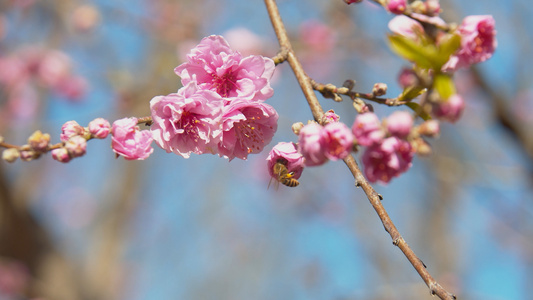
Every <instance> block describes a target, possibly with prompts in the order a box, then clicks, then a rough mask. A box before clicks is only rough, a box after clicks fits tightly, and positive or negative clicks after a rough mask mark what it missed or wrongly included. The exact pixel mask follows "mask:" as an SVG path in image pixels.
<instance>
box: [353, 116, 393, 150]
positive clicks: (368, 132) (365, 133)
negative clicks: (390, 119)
mask: <svg viewBox="0 0 533 300" xmlns="http://www.w3.org/2000/svg"><path fill="white" fill-rule="evenodd" d="M352 133H353V135H354V137H355V138H356V139H357V144H359V145H361V146H370V145H373V144H377V143H380V142H381V141H382V140H383V138H384V137H385V132H384V131H383V129H382V128H381V122H380V121H379V118H378V116H376V114H374V113H371V112H367V113H364V114H358V115H357V117H355V121H354V123H353V125H352Z"/></svg>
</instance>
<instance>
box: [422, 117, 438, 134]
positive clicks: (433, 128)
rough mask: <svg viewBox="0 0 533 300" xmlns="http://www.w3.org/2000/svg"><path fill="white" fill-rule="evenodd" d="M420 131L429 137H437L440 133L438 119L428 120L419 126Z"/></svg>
mask: <svg viewBox="0 0 533 300" xmlns="http://www.w3.org/2000/svg"><path fill="white" fill-rule="evenodd" d="M418 133H419V134H420V135H424V136H428V137H436V136H438V135H439V134H440V125H439V121H437V120H427V121H425V122H424V123H422V124H420V126H418Z"/></svg>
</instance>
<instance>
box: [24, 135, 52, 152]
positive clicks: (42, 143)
mask: <svg viewBox="0 0 533 300" xmlns="http://www.w3.org/2000/svg"><path fill="white" fill-rule="evenodd" d="M49 143H50V135H49V134H48V133H45V134H43V133H42V132H41V131H40V130H37V131H35V132H34V133H33V134H32V135H31V136H30V137H29V138H28V145H30V147H31V148H32V149H33V150H35V151H37V152H45V151H46V150H47V148H48V144H49Z"/></svg>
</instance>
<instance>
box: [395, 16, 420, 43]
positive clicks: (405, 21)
mask: <svg viewBox="0 0 533 300" xmlns="http://www.w3.org/2000/svg"><path fill="white" fill-rule="evenodd" d="M389 29H390V30H391V31H392V32H394V33H396V34H399V35H403V36H405V37H408V38H410V39H412V40H414V41H418V40H419V38H418V35H419V34H421V33H423V32H424V27H422V24H420V23H419V22H417V21H415V20H413V19H411V18H409V17H407V16H404V15H400V16H396V17H394V18H393V19H392V20H390V22H389Z"/></svg>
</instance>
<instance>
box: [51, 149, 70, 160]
mask: <svg viewBox="0 0 533 300" xmlns="http://www.w3.org/2000/svg"><path fill="white" fill-rule="evenodd" d="M52 158H53V159H55V160H57V161H58V162H62V163H68V162H69V161H70V159H71V157H70V155H69V154H68V151H67V149H65V148H57V149H54V150H52Z"/></svg>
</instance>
